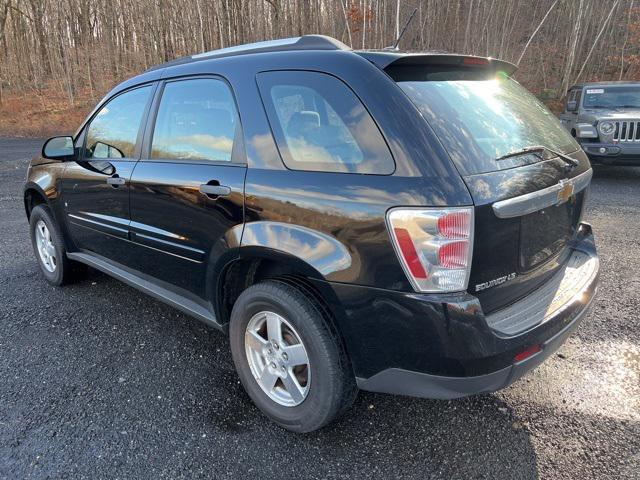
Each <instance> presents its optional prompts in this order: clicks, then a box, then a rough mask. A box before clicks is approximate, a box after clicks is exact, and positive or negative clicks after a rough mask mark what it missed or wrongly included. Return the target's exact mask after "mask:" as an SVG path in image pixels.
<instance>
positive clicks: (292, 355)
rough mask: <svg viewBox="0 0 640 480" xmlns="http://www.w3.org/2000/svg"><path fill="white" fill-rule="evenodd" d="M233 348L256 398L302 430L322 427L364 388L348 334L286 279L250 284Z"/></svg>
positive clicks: (235, 319)
mask: <svg viewBox="0 0 640 480" xmlns="http://www.w3.org/2000/svg"><path fill="white" fill-rule="evenodd" d="M229 333H230V340H231V354H232V356H233V361H234V363H235V366H236V370H237V371H238V375H239V376H240V380H241V382H242V384H243V386H244V388H245V390H246V391H247V393H248V395H249V396H250V397H251V399H252V400H253V402H254V403H255V404H256V405H257V406H258V408H260V410H262V412H264V413H265V414H266V415H267V416H268V417H269V418H271V419H272V420H273V421H274V422H276V423H277V424H279V425H280V426H282V427H284V428H286V429H288V430H291V431H294V432H310V431H313V430H317V429H319V428H321V427H323V426H325V425H326V424H328V423H329V422H331V421H332V420H334V419H335V418H336V417H338V416H339V415H340V414H341V413H342V412H344V411H345V410H346V409H347V408H348V407H349V406H350V405H351V404H352V403H353V400H354V398H355V394H356V392H357V389H356V386H355V381H354V378H353V374H352V372H351V368H350V365H349V362H348V359H347V357H346V354H345V352H344V349H343V347H342V344H341V342H340V339H339V338H338V337H337V335H336V334H335V333H334V332H333V330H332V329H331V328H330V327H329V325H328V324H327V320H326V319H325V318H324V316H323V314H322V310H321V309H320V308H319V307H318V306H317V304H316V302H315V301H314V300H313V299H311V298H309V297H308V296H307V295H305V294H304V293H302V292H301V291H299V290H297V289H296V288H294V287H292V286H291V285H288V284H286V283H283V282H279V281H274V280H270V281H266V282H262V283H259V284H256V285H253V286H251V287H249V288H248V289H247V290H245V291H244V292H243V293H242V294H241V295H240V297H239V298H238V300H237V301H236V303H235V305H234V307H233V311H232V313H231V323H230V328H229Z"/></svg>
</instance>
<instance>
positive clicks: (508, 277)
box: [476, 272, 516, 292]
mask: <svg viewBox="0 0 640 480" xmlns="http://www.w3.org/2000/svg"><path fill="white" fill-rule="evenodd" d="M514 278H516V272H513V273H510V274H509V275H505V276H504V277H498V278H494V279H493V280H489V281H488V282H483V283H478V284H477V285H476V292H479V291H480V290H485V289H487V288H491V287H495V286H496V285H502V284H503V283H505V282H508V281H509V280H513V279H514Z"/></svg>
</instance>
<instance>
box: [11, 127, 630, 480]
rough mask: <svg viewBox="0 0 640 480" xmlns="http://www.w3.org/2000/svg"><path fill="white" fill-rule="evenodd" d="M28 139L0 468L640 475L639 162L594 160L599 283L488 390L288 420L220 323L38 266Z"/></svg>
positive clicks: (15, 144)
mask: <svg viewBox="0 0 640 480" xmlns="http://www.w3.org/2000/svg"><path fill="white" fill-rule="evenodd" d="M40 145H41V143H40V142H39V141H34V140H17V139H0V477H2V478H11V479H18V478H90V479H97V478H149V477H152V478H195V477H200V478H278V479H280V478H284V479H287V478H291V479H293V478H344V477H347V476H349V477H353V478H365V479H369V480H370V479H375V478H443V479H450V478H464V479H466V478H489V479H492V480H494V479H507V478H508V479H511V478H523V479H531V478H549V479H551V478H552V479H561V478H574V479H589V478H612V479H613V478H615V479H618V478H620V479H625V478H626V479H631V478H634V479H639V478H640V328H639V327H638V313H637V307H638V304H639V303H640V293H639V292H640V274H639V272H640V169H629V168H625V169H615V168H608V169H598V170H597V171H596V176H595V179H594V181H593V186H592V190H591V195H590V199H589V208H588V211H587V214H586V220H588V221H590V222H592V223H593V226H594V230H595V232H596V241H597V243H598V247H599V252H600V255H601V261H602V276H601V289H600V295H599V298H598V299H597V300H596V305H595V307H594V308H593V310H592V312H591V314H590V315H589V316H588V317H587V318H586V319H585V320H584V322H583V323H582V325H581V327H580V328H579V329H578V331H577V333H576V334H575V335H573V337H571V338H570V340H569V341H568V342H567V343H566V344H565V345H564V346H563V347H562V349H561V350H560V351H559V354H558V355H556V356H554V357H552V358H551V359H550V360H549V361H547V362H546V363H545V364H543V365H542V366H541V367H539V368H538V369H537V370H535V371H534V372H532V373H530V374H529V375H528V376H526V377H525V378H523V379H522V380H520V381H518V382H516V383H515V384H514V385H512V386H511V387H509V388H508V389H506V390H504V391H502V392H499V393H495V394H491V395H484V396H480V397H475V398H469V399H464V400H457V401H428V400H420V399H412V398H403V397H394V396H387V395H375V394H367V393H360V395H359V396H358V399H357V400H356V403H355V405H354V407H353V408H352V409H351V410H350V412H349V413H348V414H347V415H346V416H345V417H343V418H342V419H341V420H340V421H338V422H337V423H335V424H333V425H331V426H330V427H328V428H325V429H324V430H322V431H320V432H317V433H314V434H308V435H294V434H291V433H288V432H286V431H284V430H281V429H279V428H278V427H275V426H274V425H273V424H271V423H270V422H268V421H267V420H266V419H265V418H264V417H263V416H262V415H261V414H260V412H259V411H258V410H257V409H256V408H255V407H254V406H253V405H252V404H251V402H250V401H249V399H248V397H247V395H246V394H245V393H244V391H243V390H242V387H241V386H240V384H239V382H238V378H237V376H236V374H235V372H234V370H233V365H232V361H231V354H230V352H229V347H228V345H227V340H226V338H225V337H224V336H223V335H222V334H220V333H218V332H215V331H210V330H207V329H206V328H205V327H204V326H203V325H202V324H200V323H199V322H197V321H196V320H192V319H191V318H188V317H186V316H185V315H183V314H181V313H179V312H178V311H176V310H174V309H172V308H170V307H167V306H164V305H162V304H160V303H158V302H156V301H154V300H152V299H150V298H148V297H146V296H144V295H143V294H141V293H138V292H137V291H136V290H133V289H132V288H129V287H127V286H125V285H124V284H122V283H120V282H118V281H116V280H113V279H110V278H109V277H106V276H105V275H102V274H100V273H98V272H96V271H90V273H89V275H88V278H87V279H86V280H85V281H83V282H82V283H79V284H77V285H73V286H70V287H65V288H54V287H51V286H49V285H48V284H47V283H46V282H45V281H44V280H43V278H42V277H41V276H40V274H39V271H38V266H37V264H36V260H35V258H34V256H33V252H32V250H31V245H30V242H29V237H28V228H27V222H26V219H25V215H24V212H23V206H22V197H21V188H22V182H23V179H24V177H25V172H26V167H27V164H28V160H27V159H28V158H30V157H31V156H33V155H34V154H36V152H37V151H38V149H39V148H40Z"/></svg>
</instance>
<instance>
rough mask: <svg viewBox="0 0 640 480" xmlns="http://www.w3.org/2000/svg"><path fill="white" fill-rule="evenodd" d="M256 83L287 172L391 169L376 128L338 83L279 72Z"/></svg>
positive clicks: (385, 172) (321, 75)
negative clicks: (290, 170) (288, 170)
mask: <svg viewBox="0 0 640 480" xmlns="http://www.w3.org/2000/svg"><path fill="white" fill-rule="evenodd" d="M258 85H259V87H260V94H261V95H262V100H263V102H264V104H265V107H266V111H267V116H268V117H269V123H270V124H271V129H272V130H273V134H274V137H275V139H276V143H277V144H278V149H279V150H280V153H281V155H282V159H283V161H284V163H285V165H286V166H287V167H288V168H290V169H293V170H311V171H322V172H345V173H369V174H379V175H388V174H391V173H393V171H394V170H395V164H394V162H393V158H392V157H391V152H390V151H389V148H388V147H387V144H386V143H385V141H384V138H383V137H382V134H381V133H380V130H379V129H378V127H377V125H376V124H375V122H374V121H373V119H372V118H371V115H369V112H367V110H366V108H365V107H364V105H363V104H362V102H360V100H359V99H358V97H356V95H355V94H354V93H353V92H352V91H351V89H350V88H349V87H347V85H345V84H344V83H343V82H342V81H340V80H338V79H337V78H335V77H333V76H331V75H327V74H324V73H317V72H303V71H296V72H292V71H287V72H284V71H283V72H265V73H260V74H259V75H258Z"/></svg>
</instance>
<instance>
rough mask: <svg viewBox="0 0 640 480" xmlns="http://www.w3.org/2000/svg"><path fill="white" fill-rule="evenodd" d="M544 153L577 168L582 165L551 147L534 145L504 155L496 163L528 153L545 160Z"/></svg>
mask: <svg viewBox="0 0 640 480" xmlns="http://www.w3.org/2000/svg"><path fill="white" fill-rule="evenodd" d="M544 152H549V153H551V154H553V155H555V156H557V157H559V158H560V159H562V160H564V161H565V163H566V164H567V165H569V166H571V167H572V168H573V167H577V166H578V165H580V162H579V161H578V160H576V159H575V158H571V157H570V156H569V155H566V154H564V153H561V152H556V151H555V150H552V149H550V148H549V147H545V146H543V145H532V146H530V147H524V148H522V149H520V150H514V151H513V152H509V153H507V154H505V155H502V156H501V157H498V158H496V161H500V160H506V159H507V158H511V157H517V156H520V155H526V154H527V153H533V154H534V155H536V156H537V157H540V159H541V160H543V157H542V154H543V153H544Z"/></svg>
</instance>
